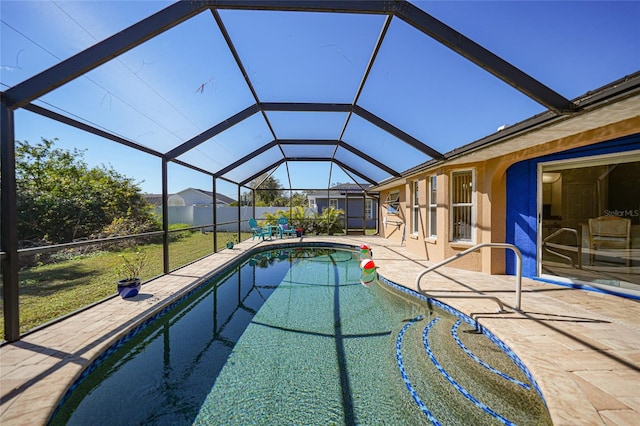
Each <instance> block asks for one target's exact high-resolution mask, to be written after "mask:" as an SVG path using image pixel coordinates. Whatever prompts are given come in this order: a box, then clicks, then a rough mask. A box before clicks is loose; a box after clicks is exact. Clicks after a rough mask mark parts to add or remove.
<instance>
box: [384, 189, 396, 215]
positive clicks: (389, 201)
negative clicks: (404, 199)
mask: <svg viewBox="0 0 640 426" xmlns="http://www.w3.org/2000/svg"><path fill="white" fill-rule="evenodd" d="M384 204H386V205H387V213H388V214H398V211H399V210H400V191H393V192H390V193H389V195H387V198H386V199H385V200H384Z"/></svg>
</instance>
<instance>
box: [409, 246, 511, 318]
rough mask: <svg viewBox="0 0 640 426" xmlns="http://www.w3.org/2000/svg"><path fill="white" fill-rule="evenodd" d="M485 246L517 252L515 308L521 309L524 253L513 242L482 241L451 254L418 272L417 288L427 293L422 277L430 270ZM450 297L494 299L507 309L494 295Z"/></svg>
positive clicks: (501, 307)
mask: <svg viewBox="0 0 640 426" xmlns="http://www.w3.org/2000/svg"><path fill="white" fill-rule="evenodd" d="M483 247H501V248H505V249H511V250H513V252H514V253H515V254H516V305H515V308H514V309H515V310H517V311H519V310H520V301H521V299H522V253H520V249H518V247H516V246H514V245H513V244H507V243H482V244H478V245H475V246H473V247H470V248H468V249H466V250H465V251H462V252H460V253H458V254H456V255H455V256H451V257H450V258H448V259H445V260H443V261H442V262H439V263H436V264H435V265H432V266H430V267H428V268H427V269H425V270H424V271H422V272H420V273H419V274H418V276H417V277H416V288H417V289H418V291H419V292H421V293H424V294H425V295H426V292H423V290H422V289H420V278H422V277H423V276H424V275H425V274H427V273H428V272H431V271H433V270H436V269H438V268H439V267H441V266H444V265H446V264H447V263H450V262H453V261H454V260H456V259H458V258H460V257H462V256H465V255H467V254H469V253H471V252H474V251H476V250H478V249H481V248H483ZM446 297H448V298H459V299H492V300H494V301H495V302H496V303H498V305H500V310H501V311H502V312H504V311H505V309H504V305H503V304H502V302H501V301H500V299H498V298H497V297H494V296H446Z"/></svg>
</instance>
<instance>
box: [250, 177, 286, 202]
mask: <svg viewBox="0 0 640 426" xmlns="http://www.w3.org/2000/svg"><path fill="white" fill-rule="evenodd" d="M281 193H282V185H280V181H279V180H278V179H276V178H274V177H273V176H269V177H268V178H266V179H265V180H263V181H262V183H261V184H260V186H258V188H256V198H257V200H256V204H257V202H258V201H262V202H263V203H264V204H265V205H267V206H272V205H274V204H275V201H276V200H277V199H278V198H279V197H280V194H281Z"/></svg>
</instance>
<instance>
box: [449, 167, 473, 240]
mask: <svg viewBox="0 0 640 426" xmlns="http://www.w3.org/2000/svg"><path fill="white" fill-rule="evenodd" d="M474 189H475V188H474V181H473V171H472V170H463V171H457V172H453V173H451V222H450V223H451V241H473V234H472V231H473V225H474V223H473V218H474V213H475V211H474V209H475V206H474V203H473V200H474Z"/></svg>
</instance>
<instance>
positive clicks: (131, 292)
mask: <svg viewBox="0 0 640 426" xmlns="http://www.w3.org/2000/svg"><path fill="white" fill-rule="evenodd" d="M140 287H142V281H141V280H140V278H136V279H135V280H120V281H118V294H119V295H120V297H122V298H123V299H126V298H128V297H133V296H137V295H138V293H139V292H140Z"/></svg>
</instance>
